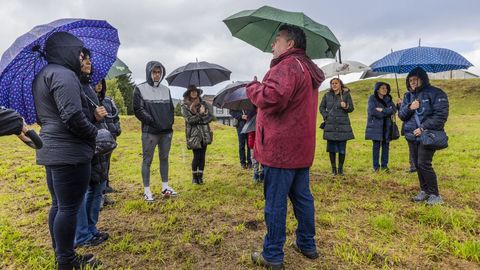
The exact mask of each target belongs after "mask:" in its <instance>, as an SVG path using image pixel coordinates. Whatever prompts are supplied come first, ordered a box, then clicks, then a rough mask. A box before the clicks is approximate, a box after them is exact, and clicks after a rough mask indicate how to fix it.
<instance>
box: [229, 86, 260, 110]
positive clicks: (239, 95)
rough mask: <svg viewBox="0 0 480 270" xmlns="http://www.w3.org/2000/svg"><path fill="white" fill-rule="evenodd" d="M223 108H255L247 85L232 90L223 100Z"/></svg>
mask: <svg viewBox="0 0 480 270" xmlns="http://www.w3.org/2000/svg"><path fill="white" fill-rule="evenodd" d="M223 108H227V109H230V110H247V111H250V110H253V109H255V106H253V103H252V102H251V101H250V99H248V97H247V89H246V88H245V87H240V88H238V89H236V90H235V91H233V92H231V93H230V94H228V95H227V96H225V99H224V100H223Z"/></svg>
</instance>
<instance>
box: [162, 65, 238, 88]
mask: <svg viewBox="0 0 480 270" xmlns="http://www.w3.org/2000/svg"><path fill="white" fill-rule="evenodd" d="M231 73H232V72H231V71H230V70H228V69H226V68H224V67H222V66H220V65H217V64H211V63H208V62H205V61H202V62H198V61H197V62H193V63H188V64H187V65H185V66H182V67H179V68H177V69H175V70H174V71H172V73H170V74H169V75H168V76H167V78H166V80H167V82H168V84H169V85H171V86H179V87H188V86H189V85H195V86H212V85H215V84H217V83H220V82H223V81H227V80H230V74H231Z"/></svg>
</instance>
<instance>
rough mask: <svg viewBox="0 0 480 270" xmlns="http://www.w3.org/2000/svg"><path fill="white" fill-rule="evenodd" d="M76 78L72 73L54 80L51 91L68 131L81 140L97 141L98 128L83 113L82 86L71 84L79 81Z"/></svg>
mask: <svg viewBox="0 0 480 270" xmlns="http://www.w3.org/2000/svg"><path fill="white" fill-rule="evenodd" d="M68 76H71V77H68ZM74 76H75V74H74V73H71V74H66V75H65V76H64V77H62V78H56V79H55V78H54V79H53V80H52V85H51V90H50V91H51V93H52V95H53V99H54V100H55V103H56V105H57V109H58V111H59V112H60V118H61V119H62V122H63V123H64V124H65V126H66V127H67V129H68V130H70V132H72V133H73V134H75V136H77V137H79V138H83V139H95V137H96V136H97V128H96V127H95V126H94V125H93V124H92V123H90V121H89V120H88V119H87V117H86V116H85V114H84V113H83V110H82V99H81V95H82V89H81V88H80V84H76V83H71V82H75V81H76V80H77V79H76V78H74ZM59 77H60V76H59Z"/></svg>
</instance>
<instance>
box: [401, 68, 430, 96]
mask: <svg viewBox="0 0 480 270" xmlns="http://www.w3.org/2000/svg"><path fill="white" fill-rule="evenodd" d="M412 76H417V77H418V78H420V80H422V85H421V86H420V88H418V89H417V91H418V90H422V89H423V88H425V87H428V86H430V79H429V78H428V75H427V72H426V71H425V70H423V69H422V68H421V67H416V68H414V69H413V70H412V71H410V72H409V73H408V75H407V78H406V79H405V82H406V84H407V89H408V91H410V92H412V89H410V84H409V83H408V79H409V78H410V77H412Z"/></svg>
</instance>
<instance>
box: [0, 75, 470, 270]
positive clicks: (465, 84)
mask: <svg viewBox="0 0 480 270" xmlns="http://www.w3.org/2000/svg"><path fill="white" fill-rule="evenodd" d="M388 81H389V82H390V83H392V85H394V84H393V83H394V81H392V80H388ZM373 83H374V81H373V80H368V81H362V82H357V83H353V84H350V85H349V87H350V88H351V89H352V96H353V99H354V102H355V105H356V110H355V112H354V113H353V114H352V115H351V120H352V123H353V127H354V132H355V135H356V139H355V140H353V141H350V142H349V143H348V144H347V147H348V150H347V159H346V168H345V173H346V175H345V176H344V177H333V176H331V175H330V174H329V166H330V165H329V161H328V156H327V153H326V152H325V141H323V140H322V133H321V132H319V133H318V134H317V151H316V157H315V162H314V165H313V166H312V168H311V189H312V191H313V194H314V198H315V209H316V216H315V218H316V225H317V226H316V228H317V236H316V239H317V244H318V249H319V251H320V253H321V258H320V259H317V260H315V261H310V260H308V259H305V258H303V257H302V256H299V255H298V253H296V252H295V251H294V250H293V248H292V247H291V244H292V242H293V241H294V239H295V233H294V231H295V228H296V221H295V218H294V216H293V211H292V210H291V209H289V212H288V217H287V242H286V245H285V253H286V256H285V262H286V268H287V269H378V268H385V269H479V268H480V214H479V210H480V177H479V175H480V166H479V165H478V161H479V160H480V147H479V142H480V112H479V111H478V109H479V108H480V106H479V104H480V80H478V79H472V80H450V81H433V84H434V85H437V86H439V87H442V88H444V89H445V90H446V92H447V93H448V94H449V97H450V104H451V105H450V106H451V107H450V108H451V109H450V117H449V120H448V122H447V132H448V134H449V136H450V147H449V148H448V149H447V150H442V151H439V152H437V153H436V154H435V158H434V168H435V169H436V171H437V174H438V176H439V186H440V193H441V195H442V196H443V198H444V200H445V202H446V203H445V204H444V205H443V206H435V207H427V206H424V205H422V204H414V203H411V202H410V201H409V198H410V197H411V196H412V195H414V194H416V192H417V191H418V180H417V177H416V175H414V174H407V173H405V170H406V169H407V167H408V160H407V159H408V147H407V143H406V141H405V140H404V139H403V138H401V139H400V140H398V141H394V142H392V144H391V150H390V151H391V156H390V159H391V163H390V169H391V173H390V174H386V173H373V172H372V165H371V141H365V140H364V139H363V138H364V130H365V124H366V108H365V107H366V101H367V97H368V95H369V94H370V93H371V89H372V87H373ZM404 84H405V83H404V81H403V80H402V81H400V85H404ZM401 91H402V92H403V91H404V90H403V89H402V90H401ZM321 95H322V94H321ZM319 123H320V119H319ZM122 125H123V130H124V131H123V134H122V136H121V137H119V147H118V149H117V150H116V151H115V152H114V154H113V162H112V170H111V179H112V186H113V187H114V188H115V189H116V190H118V192H117V193H114V194H113V195H112V198H113V199H114V200H115V201H116V203H115V204H114V205H113V206H109V207H107V208H105V209H104V210H103V211H102V212H101V215H100V222H99V224H98V225H99V228H100V229H101V230H105V231H108V232H109V233H110V235H111V239H109V240H108V241H107V242H106V243H105V244H102V245H101V246H99V247H94V248H83V249H80V252H82V253H84V252H93V253H95V254H96V255H97V257H98V258H99V259H101V260H102V261H103V262H104V267H103V269H256V268H255V266H254V265H253V264H252V263H251V261H250V253H251V251H252V250H254V249H260V248H261V243H262V239H263V236H264V233H265V225H264V219H263V206H264V201H263V187H262V185H258V184H254V183H253V181H252V175H251V171H247V170H242V169H241V168H240V165H239V162H238V158H237V150H236V149H237V139H236V133H235V131H234V129H233V128H231V127H226V126H221V125H216V124H215V125H214V126H213V128H214V131H215V135H214V143H213V144H212V145H211V146H209V148H208V151H207V165H206V175H205V182H206V184H205V185H203V186H193V185H192V184H191V178H190V177H191V174H190V162H191V158H192V153H191V152H190V151H188V150H187V149H186V147H185V142H184V131H183V130H184V124H183V120H182V119H181V118H177V119H176V123H175V133H174V137H173V143H172V150H171V154H170V184H171V186H172V187H174V188H175V189H176V190H177V191H178V192H179V193H180V195H179V197H178V198H176V199H170V200H162V199H160V200H158V201H157V202H156V203H153V204H148V203H145V202H144V201H143V197H142V192H143V188H142V184H141V174H140V166H141V159H142V157H141V143H140V136H141V134H140V132H139V123H138V121H137V120H136V119H135V118H132V117H122ZM0 145H1V148H2V159H1V161H0V175H1V180H0V205H1V206H2V207H1V208H0V269H52V268H53V265H54V258H53V251H52V249H51V247H50V245H51V243H50V236H49V233H48V227H47V213H48V209H49V206H50V197H49V193H48V190H47V186H46V184H45V172H44V169H43V167H40V166H37V165H35V158H34V152H33V151H32V150H30V149H28V148H27V147H25V146H24V145H22V144H21V143H20V142H19V141H18V140H17V139H16V138H14V137H3V138H0ZM152 169H154V170H153V172H152V181H151V182H152V188H153V191H154V194H157V195H158V194H159V192H160V179H159V172H158V160H155V161H154V163H153V165H152ZM157 197H159V196H157ZM259 269H260V268H259Z"/></svg>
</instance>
